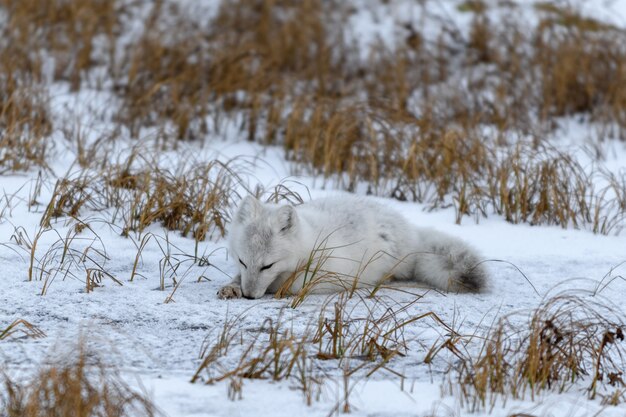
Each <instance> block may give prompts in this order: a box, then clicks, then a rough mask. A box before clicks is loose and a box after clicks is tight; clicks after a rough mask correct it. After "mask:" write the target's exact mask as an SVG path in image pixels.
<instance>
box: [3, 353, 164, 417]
mask: <svg viewBox="0 0 626 417" xmlns="http://www.w3.org/2000/svg"><path fill="white" fill-rule="evenodd" d="M89 360H90V356H89V355H88V354H87V353H86V352H85V351H84V350H83V349H81V350H80V351H79V352H78V355H77V356H76V358H75V359H74V360H73V361H72V362H70V363H66V364H65V363H57V364H53V365H46V366H44V367H43V368H42V369H41V370H39V372H38V373H37V374H36V375H35V376H34V377H33V378H32V379H31V380H30V382H28V383H24V382H22V381H19V382H18V381H15V380H12V379H11V378H10V377H9V376H8V375H6V374H5V375H4V378H3V379H4V381H3V387H2V389H1V391H0V407H2V410H3V411H2V413H3V414H2V415H5V416H7V417H53V416H76V417H95V416H99V417H126V416H150V417H152V416H155V415H158V413H157V412H156V410H155V408H154V406H153V405H152V404H151V402H150V400H148V399H147V398H146V397H145V396H144V395H143V394H141V393H139V392H136V391H134V390H133V389H132V388H130V387H129V386H128V385H127V384H126V383H125V382H124V381H123V380H122V378H121V377H120V376H119V375H118V374H116V373H115V371H113V370H111V369H109V368H106V367H105V366H103V365H101V364H96V365H91V364H90V363H89Z"/></svg>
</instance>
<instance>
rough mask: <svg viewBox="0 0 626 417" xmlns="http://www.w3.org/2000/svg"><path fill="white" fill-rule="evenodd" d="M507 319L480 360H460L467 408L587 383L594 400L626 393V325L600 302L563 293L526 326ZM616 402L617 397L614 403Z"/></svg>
mask: <svg viewBox="0 0 626 417" xmlns="http://www.w3.org/2000/svg"><path fill="white" fill-rule="evenodd" d="M515 322H516V321H514V320H512V317H510V316H507V317H504V318H502V319H501V320H500V321H499V322H498V324H497V325H496V326H495V327H494V328H493V329H491V331H490V333H489V335H488V336H487V338H486V339H485V342H484V345H483V346H482V349H481V352H480V354H479V355H478V357H477V358H476V359H475V360H465V361H462V362H461V365H460V373H459V383H460V387H461V393H462V395H463V399H464V401H465V402H466V405H467V406H469V407H470V408H472V409H482V408H485V407H487V408H493V406H494V404H495V401H496V399H497V398H498V397H504V398H505V399H506V398H507V397H512V398H515V399H518V398H524V396H525V395H526V394H530V396H531V398H532V399H534V397H535V396H536V395H538V394H539V393H540V392H541V391H544V390H554V391H558V392H563V391H565V390H567V389H569V388H571V387H572V386H575V385H577V384H578V385H579V386H580V385H581V384H586V385H587V393H588V396H589V398H591V399H593V398H595V397H596V395H601V396H603V397H604V398H605V400H607V401H609V402H611V401H612V402H614V401H615V398H619V397H620V395H621V394H619V395H617V397H615V394H614V393H609V392H608V391H607V390H608V389H609V387H613V388H617V391H616V392H620V390H621V392H623V389H624V388H626V387H625V385H624V381H623V379H622V377H623V375H622V370H623V366H624V362H623V361H624V354H625V353H626V351H625V348H624V324H623V322H622V321H621V319H620V317H619V314H617V313H616V312H615V311H613V310H612V309H610V308H608V307H606V306H605V305H604V304H602V303H601V302H599V301H597V300H595V299H589V298H587V297H586V298H581V297H579V296H576V295H569V294H565V295H560V296H556V297H553V298H550V299H547V300H546V301H544V303H543V304H542V305H541V306H540V307H539V308H537V309H536V310H534V311H533V312H532V313H531V315H530V317H529V321H528V323H527V325H526V324H525V323H524V322H522V324H521V325H520V324H513V323H515ZM611 398H612V399H611Z"/></svg>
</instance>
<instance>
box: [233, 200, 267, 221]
mask: <svg viewBox="0 0 626 417" xmlns="http://www.w3.org/2000/svg"><path fill="white" fill-rule="evenodd" d="M262 209H263V206H262V205H261V202H260V201H259V200H257V199H256V198H254V197H252V196H246V198H244V199H243V201H242V202H241V204H240V205H239V210H238V211H237V220H238V221H239V222H245V221H246V220H251V219H254V218H255V217H257V216H258V215H259V214H260V213H261V210H262Z"/></svg>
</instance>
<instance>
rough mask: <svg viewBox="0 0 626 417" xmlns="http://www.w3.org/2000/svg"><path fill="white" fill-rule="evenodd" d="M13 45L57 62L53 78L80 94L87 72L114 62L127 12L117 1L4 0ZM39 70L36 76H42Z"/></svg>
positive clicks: (2, 4)
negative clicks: (116, 43) (121, 23)
mask: <svg viewBox="0 0 626 417" xmlns="http://www.w3.org/2000/svg"><path fill="white" fill-rule="evenodd" d="M0 10H2V11H3V12H5V13H6V14H7V19H6V24H5V25H4V27H5V31H6V33H8V34H10V37H9V42H11V43H13V44H14V45H16V47H17V48H19V49H20V50H21V51H23V52H26V51H28V52H29V53H32V54H35V55H36V56H39V58H40V59H43V58H44V57H46V58H51V59H52V60H53V68H54V74H53V78H54V80H61V81H67V82H69V84H70V88H71V90H72V91H78V90H79V89H80V86H81V80H82V77H83V75H85V73H86V71H88V70H89V69H91V68H93V67H95V66H98V65H100V66H103V65H106V64H107V61H109V62H112V61H113V60H114V48H115V37H116V36H118V35H119V31H120V18H121V16H122V15H123V14H124V10H123V8H122V7H121V2H120V1H117V0H111V1H109V0H87V1H85V0H50V1H48V0H2V1H0ZM39 70H40V69H39ZM39 70H35V71H32V74H33V76H36V77H37V76H41V75H42V74H40V71H39Z"/></svg>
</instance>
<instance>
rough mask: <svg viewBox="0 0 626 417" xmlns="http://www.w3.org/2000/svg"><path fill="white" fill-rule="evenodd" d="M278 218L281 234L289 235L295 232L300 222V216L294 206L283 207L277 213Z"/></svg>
mask: <svg viewBox="0 0 626 417" xmlns="http://www.w3.org/2000/svg"><path fill="white" fill-rule="evenodd" d="M276 218H277V219H278V230H280V232H281V233H288V232H289V231H291V230H293V229H294V227H295V225H296V222H297V221H298V215H297V213H296V209H294V208H293V206H281V207H280V208H279V209H278V211H277V212H276Z"/></svg>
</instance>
